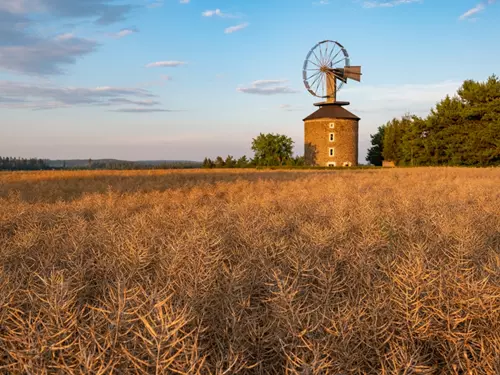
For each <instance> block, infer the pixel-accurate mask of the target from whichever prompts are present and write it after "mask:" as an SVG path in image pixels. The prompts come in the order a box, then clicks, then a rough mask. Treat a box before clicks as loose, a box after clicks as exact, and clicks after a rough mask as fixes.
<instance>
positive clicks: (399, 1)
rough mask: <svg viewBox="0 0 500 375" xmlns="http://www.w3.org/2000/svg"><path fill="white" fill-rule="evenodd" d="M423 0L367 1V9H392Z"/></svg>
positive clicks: (365, 4)
mask: <svg viewBox="0 0 500 375" xmlns="http://www.w3.org/2000/svg"><path fill="white" fill-rule="evenodd" d="M421 2H422V0H389V1H365V2H364V3H363V6H364V7H365V8H392V7H396V6H398V5H404V4H413V3H421Z"/></svg>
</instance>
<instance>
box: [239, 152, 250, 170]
mask: <svg viewBox="0 0 500 375" xmlns="http://www.w3.org/2000/svg"><path fill="white" fill-rule="evenodd" d="M249 164H250V161H249V160H248V159H247V157H246V155H243V156H242V157H241V158H239V159H238V161H237V162H236V168H247V167H248V166H249Z"/></svg>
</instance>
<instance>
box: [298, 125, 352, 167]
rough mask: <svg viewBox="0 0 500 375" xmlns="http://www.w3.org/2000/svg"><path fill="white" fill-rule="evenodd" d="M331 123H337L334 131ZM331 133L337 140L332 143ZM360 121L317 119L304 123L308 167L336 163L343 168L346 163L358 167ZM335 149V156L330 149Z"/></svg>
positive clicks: (305, 153) (305, 152)
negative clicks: (331, 154)
mask: <svg viewBox="0 0 500 375" xmlns="http://www.w3.org/2000/svg"><path fill="white" fill-rule="evenodd" d="M330 123H335V127H334V128H333V129H331V128H330ZM330 133H334V134H335V140H334V141H333V142H330ZM358 141H359V121H358V120H349V119H333V118H331V119H316V120H307V121H305V122H304V146H305V150H304V156H305V160H306V163H307V164H308V165H319V166H327V164H328V163H329V162H335V163H336V166H337V167H341V166H343V165H344V163H345V162H348V163H351V165H352V166H355V165H358ZM332 147H333V148H334V156H330V155H329V149H330V148H332Z"/></svg>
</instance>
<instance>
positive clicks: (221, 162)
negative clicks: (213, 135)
mask: <svg viewBox="0 0 500 375" xmlns="http://www.w3.org/2000/svg"><path fill="white" fill-rule="evenodd" d="M225 165H226V163H225V162H224V159H222V158H221V157H220V156H217V157H216V158H215V162H214V167H215V168H224V166H225Z"/></svg>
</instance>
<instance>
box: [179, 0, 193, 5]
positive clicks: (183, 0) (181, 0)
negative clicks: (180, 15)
mask: <svg viewBox="0 0 500 375" xmlns="http://www.w3.org/2000/svg"><path fill="white" fill-rule="evenodd" d="M190 1H191V0H180V1H179V2H180V3H181V4H189V2H190Z"/></svg>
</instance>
